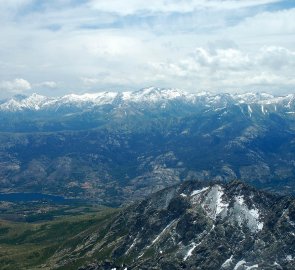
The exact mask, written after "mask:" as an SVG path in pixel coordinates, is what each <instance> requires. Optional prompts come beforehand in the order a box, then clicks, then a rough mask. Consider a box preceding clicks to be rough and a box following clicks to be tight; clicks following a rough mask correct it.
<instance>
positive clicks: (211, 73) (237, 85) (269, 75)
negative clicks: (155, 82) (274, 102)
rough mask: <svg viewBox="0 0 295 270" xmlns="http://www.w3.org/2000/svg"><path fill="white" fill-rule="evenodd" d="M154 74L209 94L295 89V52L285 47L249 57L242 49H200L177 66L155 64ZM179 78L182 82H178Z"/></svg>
mask: <svg viewBox="0 0 295 270" xmlns="http://www.w3.org/2000/svg"><path fill="white" fill-rule="evenodd" d="M151 68H152V69H154V73H157V74H161V75H162V78H164V79H165V80H167V81H171V80H173V78H174V81H175V84H177V82H178V81H186V82H190V84H191V85H197V87H198V88H201V89H207V90H213V91H214V90H216V89H224V90H227V91H231V90H235V91H236V90H237V89H241V90H251V89H253V88H255V89H256V90H263V91H265V90H268V91H275V90H276V89H277V90H278V91H283V89H288V90H291V89H294V88H295V80H294V77H293V71H294V70H295V51H290V50H288V49H286V48H282V47H274V46H272V47H263V48H260V49H258V50H257V51H255V52H254V53H249V52H247V51H242V50H239V49H232V48H227V49H216V50H210V49H206V48H202V47H200V48H197V49H196V50H195V52H194V53H193V54H191V55H190V56H188V57H187V58H183V59H181V60H179V61H178V62H177V63H171V62H167V63H165V62H161V63H151ZM177 78H178V79H177Z"/></svg>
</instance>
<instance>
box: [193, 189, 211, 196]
mask: <svg viewBox="0 0 295 270" xmlns="http://www.w3.org/2000/svg"><path fill="white" fill-rule="evenodd" d="M208 189H209V187H204V188H202V189H198V190H194V191H193V192H192V193H191V196H195V195H197V194H200V193H202V192H204V191H206V190H208Z"/></svg>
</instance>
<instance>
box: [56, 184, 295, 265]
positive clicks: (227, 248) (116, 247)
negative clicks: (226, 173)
mask: <svg viewBox="0 0 295 270" xmlns="http://www.w3.org/2000/svg"><path fill="white" fill-rule="evenodd" d="M98 234H99V233H98ZM87 239H91V237H87V238H85V239H84V240H82V241H81V242H80V244H81V243H82V244H83V245H84V246H85V250H83V248H82V249H81V250H80V252H81V253H80V255H78V254H77V253H69V254H67V256H66V257H61V258H59V260H58V262H59V263H60V264H64V262H65V261H67V260H73V258H75V259H78V258H79V256H84V258H85V256H86V257H87V256H89V258H92V259H94V258H96V261H95V262H93V264H91V265H89V266H85V267H82V268H80V269H83V270H86V269H88V270H90V269H93V270H94V269H159V270H160V269H212V270H213V269H224V270H226V269H228V270H229V269H235V270H246V269H294V267H295V200H294V199H291V198H289V197H280V196H277V195H271V194H269V193H266V192H262V191H258V190H256V189H254V188H252V187H250V186H247V185H245V184H243V183H241V182H239V181H233V182H230V183H228V184H222V183H220V182H212V183H210V184H207V185H205V184H204V183H202V182H196V181H188V182H184V183H183V184H181V185H177V186H174V187H170V188H167V189H165V190H162V191H160V192H158V193H156V194H154V195H152V196H150V197H149V198H147V199H145V200H143V201H141V202H139V203H134V204H133V205H131V206H129V207H127V208H125V209H123V210H122V211H121V212H120V213H119V214H118V215H117V216H116V217H115V218H114V219H113V220H112V221H111V224H110V225H109V227H108V230H107V232H106V233H105V234H104V236H103V237H101V238H100V240H99V241H96V242H94V243H92V244H90V242H87V241H88V240H87ZM73 249H74V248H73ZM82 254H83V255H82ZM93 254H96V255H95V256H94V257H93Z"/></svg>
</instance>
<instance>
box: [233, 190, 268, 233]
mask: <svg viewBox="0 0 295 270" xmlns="http://www.w3.org/2000/svg"><path fill="white" fill-rule="evenodd" d="M229 215H230V216H231V219H232V220H233V221H234V222H238V224H239V226H241V225H242V224H245V225H246V226H247V227H248V228H249V229H250V230H251V231H252V232H253V233H255V232H258V231H261V230H262V229H263V222H261V221H260V215H259V210H258V209H257V208H256V207H255V206H253V207H252V209H249V207H248V206H247V205H246V204H245V200H244V197H243V196H237V197H235V203H234V206H233V207H232V208H231V209H230V213H229Z"/></svg>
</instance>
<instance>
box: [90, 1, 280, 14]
mask: <svg viewBox="0 0 295 270" xmlns="http://www.w3.org/2000/svg"><path fill="white" fill-rule="evenodd" d="M274 2H279V0H247V1H243V0H224V1H219V0H170V1H167V0H150V1H145V0H127V1H121V0H108V1H101V0H92V1H90V3H91V7H92V8H95V9H97V10H99V11H103V12H114V13H118V14H121V15H131V14H135V13H142V14H144V12H145V13H146V12H151V13H155V12H169V13H170V12H182V13H187V12H192V11H195V10H203V9H208V8H211V9H217V10H231V9H239V8H246V7H252V6H258V5H263V4H269V3H274Z"/></svg>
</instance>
